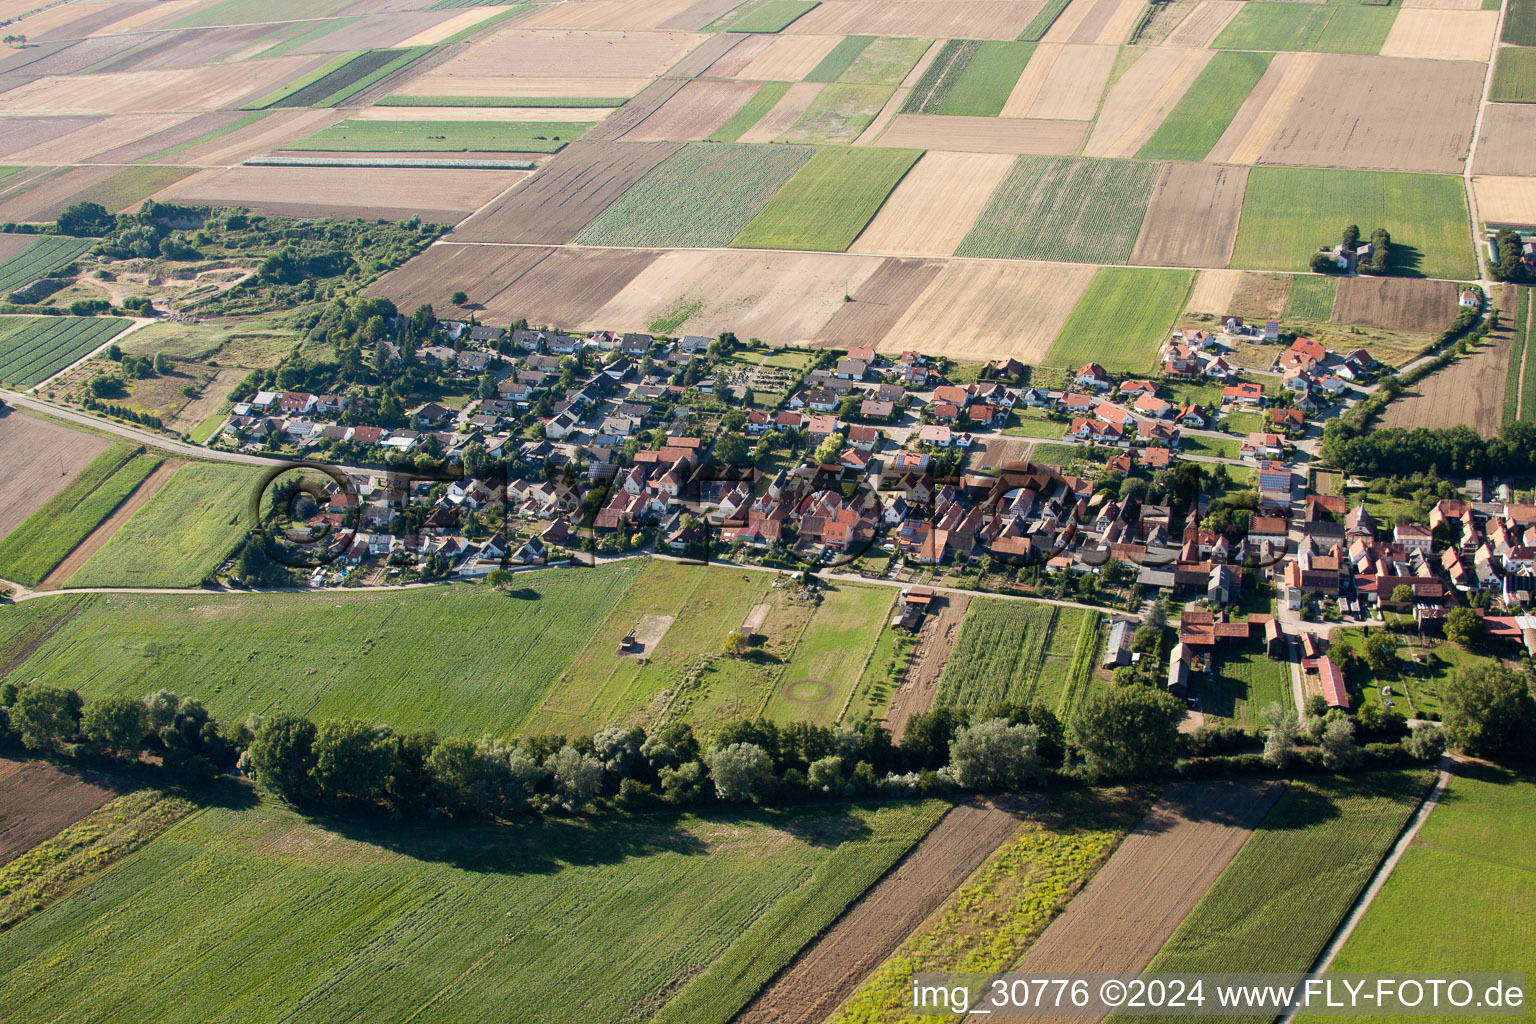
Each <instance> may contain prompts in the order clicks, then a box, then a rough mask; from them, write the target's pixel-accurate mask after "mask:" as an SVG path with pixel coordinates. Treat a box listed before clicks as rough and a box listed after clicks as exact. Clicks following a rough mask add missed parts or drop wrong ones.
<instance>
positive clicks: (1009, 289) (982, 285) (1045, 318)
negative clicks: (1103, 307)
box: [877, 260, 1097, 364]
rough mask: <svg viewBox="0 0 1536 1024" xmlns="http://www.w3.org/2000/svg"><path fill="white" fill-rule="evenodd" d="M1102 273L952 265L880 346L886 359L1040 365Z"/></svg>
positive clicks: (1004, 264)
mask: <svg viewBox="0 0 1536 1024" xmlns="http://www.w3.org/2000/svg"><path fill="white" fill-rule="evenodd" d="M1096 269H1097V268H1095V267H1091V266H1076V265H1067V264H1057V263H1027V262H1023V261H1013V260H1008V261H993V260H986V261H981V260H977V261H971V260H953V261H950V262H948V263H945V265H944V269H943V270H941V271H940V272H939V274H938V276H937V277H936V278H934V280H933V283H932V284H930V285H929V286H928V288H927V290H925V291H924V292H923V293H922V295H920V296H919V297H918V298H917V300H916V301H915V302H914V303H913V304H912V306H911V308H910V309H908V310H907V312H906V314H905V315H904V316H903V317H902V318H901V320H900V321H898V322H897V324H896V326H895V327H893V328H892V329H891V331H890V333H888V334H886V335H885V337H884V338H882V339H880V341H879V342H878V344H877V347H878V348H879V349H880V351H882V352H904V351H906V350H907V349H917V350H919V351H922V352H928V353H931V354H934V355H945V356H949V357H951V358H954V359H966V360H981V359H997V358H999V357H1003V356H1013V357H1014V358H1015V359H1018V360H1019V361H1020V362H1024V363H1031V364H1035V363H1039V362H1040V361H1041V360H1042V359H1043V358H1044V357H1045V353H1046V352H1047V350H1049V349H1050V347H1051V342H1052V341H1054V340H1055V338H1056V335H1057V334H1058V333H1060V331H1061V327H1062V325H1063V324H1065V323H1066V321H1067V317H1068V316H1069V315H1071V313H1072V307H1073V306H1075V305H1077V300H1078V299H1079V298H1080V297H1081V296H1082V294H1083V290H1084V289H1085V288H1087V287H1088V282H1089V281H1090V280H1092V278H1093V275H1094V273H1095V272H1096Z"/></svg>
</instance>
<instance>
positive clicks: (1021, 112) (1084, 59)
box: [1002, 43, 1120, 121]
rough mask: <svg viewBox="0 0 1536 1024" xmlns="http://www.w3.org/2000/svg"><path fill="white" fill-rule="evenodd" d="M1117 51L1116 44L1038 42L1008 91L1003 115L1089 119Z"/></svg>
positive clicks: (1111, 68)
mask: <svg viewBox="0 0 1536 1024" xmlns="http://www.w3.org/2000/svg"><path fill="white" fill-rule="evenodd" d="M1119 53H1120V49H1119V47H1116V46H1091V45H1088V44H1084V43H1040V44H1039V45H1038V46H1036V47H1035V52H1034V55H1033V56H1032V57H1031V58H1030V61H1029V64H1028V66H1027V67H1025V68H1024V73H1023V74H1022V75H1020V76H1019V78H1018V80H1017V81H1016V82H1015V83H1014V86H1013V89H1012V91H1011V92H1009V94H1008V99H1007V102H1006V103H1005V104H1004V105H1003V109H1002V114H1003V116H1004V117H1037V118H1064V119H1067V120H1076V121H1091V120H1092V119H1093V117H1094V115H1095V114H1097V113H1098V110H1099V101H1100V100H1101V99H1102V98H1103V96H1104V86H1105V85H1106V84H1107V83H1108V81H1109V76H1110V74H1111V72H1113V70H1114V67H1115V62H1116V60H1117V59H1118V57H1119Z"/></svg>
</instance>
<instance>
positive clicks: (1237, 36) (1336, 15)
mask: <svg viewBox="0 0 1536 1024" xmlns="http://www.w3.org/2000/svg"><path fill="white" fill-rule="evenodd" d="M1397 11H1398V8H1397V5H1391V6H1385V5H1381V6H1375V5H1365V4H1355V3H1334V4H1294V3H1284V2H1279V3H1277V2H1271V0H1253V2H1252V3H1247V4H1244V5H1243V8H1242V10H1240V11H1238V12H1237V17H1235V18H1233V19H1232V21H1231V23H1230V24H1228V25H1227V27H1226V28H1225V29H1223V30H1222V31H1221V34H1220V35H1218V36H1217V37H1216V41H1215V42H1214V43H1213V44H1212V46H1214V47H1215V48H1216V49H1218V50H1275V51H1279V50H1291V51H1294V50H1311V51H1315V52H1318V53H1358V54H1373V53H1380V52H1381V45H1382V44H1383V43H1385V42H1386V41H1387V34H1388V33H1389V32H1391V31H1392V23H1393V22H1394V21H1396V20H1397Z"/></svg>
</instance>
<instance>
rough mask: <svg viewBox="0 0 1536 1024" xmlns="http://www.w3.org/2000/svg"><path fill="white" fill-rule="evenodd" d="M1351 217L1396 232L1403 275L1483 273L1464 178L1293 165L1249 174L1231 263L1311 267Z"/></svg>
mask: <svg viewBox="0 0 1536 1024" xmlns="http://www.w3.org/2000/svg"><path fill="white" fill-rule="evenodd" d="M1347 224H1359V225H1361V227H1362V230H1365V231H1373V230H1375V229H1376V228H1378V227H1383V228H1386V229H1387V230H1388V231H1389V232H1391V234H1392V248H1393V253H1394V255H1395V256H1397V257H1398V258H1399V259H1400V260H1404V261H1412V262H1411V263H1406V264H1404V263H1399V264H1398V268H1399V269H1398V270H1397V272H1398V273H1399V274H1400V275H1402V274H1404V273H1405V272H1406V276H1414V277H1438V278H1446V279H1450V280H1458V279H1459V280H1468V279H1470V278H1471V276H1472V275H1473V274H1474V273H1475V272H1476V268H1475V266H1474V264H1473V261H1472V249H1471V245H1470V240H1471V237H1472V228H1471V224H1470V223H1469V221H1468V215H1467V200H1466V194H1465V192H1464V191H1463V188H1462V182H1461V179H1460V178H1455V177H1451V176H1448V175H1431V174H1393V173H1388V172H1383V171H1347V170H1324V169H1310V168H1289V167H1255V168H1254V169H1253V171H1252V173H1250V174H1249V175H1248V192H1247V195H1246V198H1245V199H1244V201H1243V217H1242V222H1241V224H1240V225H1239V226H1238V230H1237V244H1236V246H1235V248H1234V250H1233V253H1232V264H1233V265H1234V266H1237V267H1251V268H1254V269H1259V270H1300V271H1304V270H1306V269H1307V261H1308V260H1309V259H1310V258H1311V256H1312V253H1313V252H1315V251H1317V249H1318V248H1319V247H1320V246H1324V245H1331V244H1333V243H1334V242H1335V241H1336V240H1337V238H1338V236H1339V232H1340V231H1342V230H1343V229H1344V226H1345V225H1347ZM1367 224H1368V225H1370V227H1368V228H1367V227H1365V225H1367Z"/></svg>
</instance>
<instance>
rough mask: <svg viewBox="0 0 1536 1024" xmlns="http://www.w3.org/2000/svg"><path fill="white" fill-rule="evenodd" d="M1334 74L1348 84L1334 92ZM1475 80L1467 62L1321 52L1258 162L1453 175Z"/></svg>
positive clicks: (1463, 146)
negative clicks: (1346, 78)
mask: <svg viewBox="0 0 1536 1024" xmlns="http://www.w3.org/2000/svg"><path fill="white" fill-rule="evenodd" d="M1341 75H1348V76H1350V77H1351V78H1352V79H1353V82H1354V85H1353V86H1352V87H1351V88H1349V89H1338V88H1336V87H1335V86H1336V83H1337V82H1338V81H1339V76H1341ZM1483 77H1484V66H1483V65H1481V64H1474V63H1471V62H1469V61H1423V60H1408V59H1405V58H1402V57H1367V58H1359V57H1345V56H1334V55H1326V54H1325V55H1324V56H1322V57H1320V58H1318V61H1317V66H1316V70H1315V71H1314V72H1313V74H1312V75H1311V76H1310V78H1309V79H1308V81H1307V84H1306V86H1305V87H1304V88H1303V89H1302V90H1301V92H1300V94H1299V95H1298V96H1297V97H1296V102H1295V104H1294V105H1293V106H1292V107H1291V108H1290V110H1289V111H1288V112H1287V114H1286V116H1285V119H1284V120H1283V121H1282V122H1281V124H1280V126H1279V129H1278V131H1277V132H1276V133H1275V136H1274V138H1273V140H1271V141H1270V143H1269V145H1268V146H1267V147H1266V148H1265V150H1264V154H1263V157H1262V162H1264V163H1269V164H1298V165H1304V166H1309V167H1343V168H1380V169H1382V170H1403V171H1437V172H1445V173H1456V174H1459V173H1460V172H1461V169H1462V166H1463V164H1464V162H1465V158H1466V155H1467V148H1468V145H1469V143H1470V141H1471V137H1472V124H1473V121H1474V119H1475V117H1476V113H1477V104H1478V101H1479V99H1480V98H1481V95H1482V89H1483Z"/></svg>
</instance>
